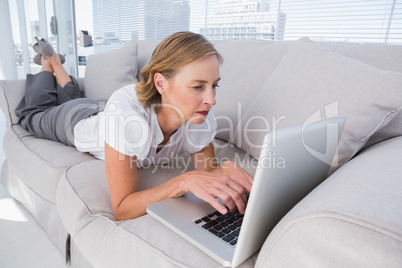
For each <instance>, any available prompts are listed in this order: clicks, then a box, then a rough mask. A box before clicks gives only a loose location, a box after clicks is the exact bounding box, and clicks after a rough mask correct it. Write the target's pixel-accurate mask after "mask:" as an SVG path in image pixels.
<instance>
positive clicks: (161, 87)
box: [154, 73, 168, 95]
mask: <svg viewBox="0 0 402 268" xmlns="http://www.w3.org/2000/svg"><path fill="white" fill-rule="evenodd" d="M154 83H155V87H156V89H157V90H158V92H159V94H161V95H163V94H164V93H165V91H166V89H167V86H168V82H167V80H166V78H165V77H164V76H163V74H161V73H156V74H155V75H154Z"/></svg>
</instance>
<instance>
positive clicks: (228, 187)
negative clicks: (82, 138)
mask: <svg viewBox="0 0 402 268" xmlns="http://www.w3.org/2000/svg"><path fill="white" fill-rule="evenodd" d="M210 146H211V147H210ZM210 146H208V147H206V148H205V149H204V150H202V151H201V152H199V153H197V154H194V155H193V161H194V159H195V158H197V159H198V157H200V156H201V155H203V156H204V158H203V159H204V160H205V161H207V162H206V163H207V165H206V168H205V169H203V168H201V167H202V166H204V164H202V165H198V164H197V166H195V167H196V168H197V169H198V170H194V171H190V172H186V173H184V174H182V175H180V176H177V177H175V178H173V179H171V180H170V181H168V182H166V183H164V184H162V185H160V186H157V187H154V188H150V189H147V190H143V191H140V190H139V177H138V170H137V164H136V161H135V158H133V157H129V156H127V155H124V154H121V153H120V152H118V151H117V150H115V149H113V148H112V147H110V146H109V145H108V144H107V143H106V144H105V165H106V176H107V180H108V184H109V191H110V198H111V203H112V209H113V213H114V215H115V217H116V219H117V220H127V219H134V218H137V217H139V216H142V215H145V214H146V207H147V206H148V205H150V204H153V203H156V202H158V201H161V200H164V199H167V198H170V197H179V196H182V195H183V194H184V193H186V192H192V193H194V194H195V195H196V196H198V197H199V198H201V199H203V200H204V201H206V202H209V203H210V204H211V205H212V206H213V207H214V208H215V209H217V210H218V211H220V212H221V213H222V214H226V213H227V209H226V208H225V207H224V206H223V205H222V204H221V203H219V201H218V200H217V199H216V198H220V199H221V200H222V201H224V202H225V204H226V205H227V206H228V208H229V209H230V210H233V209H234V208H235V207H237V208H238V209H239V211H240V212H241V213H244V209H245V204H246V202H247V198H246V196H245V192H244V191H245V190H246V191H250V189H251V183H249V184H247V183H246V181H249V180H250V178H248V177H247V176H233V175H231V177H230V176H227V175H224V173H227V174H229V175H230V174H235V173H236V174H237V173H238V172H237V171H238V170H236V169H229V168H228V169H227V170H224V171H225V172H219V171H220V170H223V169H222V167H221V168H219V169H217V170H212V168H211V167H213V164H212V162H210V161H211V158H209V156H210V155H211V148H212V152H213V147H212V144H211V145H210ZM203 153H204V154H203ZM212 157H214V155H212ZM200 159H201V161H202V158H200ZM212 161H213V160H212ZM196 163H197V162H196ZM199 164H201V163H199ZM230 170H232V172H229V171H230ZM211 171H212V172H211ZM246 174H247V173H246ZM247 175H248V174H247ZM251 180H252V178H251ZM242 185H245V186H242Z"/></svg>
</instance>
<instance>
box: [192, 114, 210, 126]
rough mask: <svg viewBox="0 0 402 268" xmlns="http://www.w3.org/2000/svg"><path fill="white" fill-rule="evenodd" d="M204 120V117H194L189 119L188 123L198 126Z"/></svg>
mask: <svg viewBox="0 0 402 268" xmlns="http://www.w3.org/2000/svg"><path fill="white" fill-rule="evenodd" d="M206 118H207V117H206V116H195V117H193V118H191V119H190V120H189V121H190V123H192V124H197V125H200V124H203V123H204V122H205V119H206Z"/></svg>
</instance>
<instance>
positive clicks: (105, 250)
mask: <svg viewBox="0 0 402 268" xmlns="http://www.w3.org/2000/svg"><path fill="white" fill-rule="evenodd" d="M157 43H158V42H157V41H139V42H132V43H129V44H127V45H126V46H125V47H123V48H122V49H120V50H118V51H114V52H111V53H107V54H100V55H94V56H91V57H90V58H89V60H88V66H87V70H86V77H85V79H80V83H81V84H82V85H81V86H82V89H83V90H84V91H85V94H86V95H87V97H91V98H102V99H107V98H108V97H109V96H110V94H111V93H112V92H113V91H114V90H116V89H118V88H119V87H121V86H123V85H125V84H128V83H132V82H133V81H134V80H135V79H136V78H137V77H138V73H139V70H140V68H141V67H143V66H144V65H145V64H146V62H147V61H148V59H149V57H150V54H151V53H152V51H153V49H154V47H155V46H156V44H157ZM215 45H216V48H217V49H218V51H220V53H221V54H222V56H223V58H224V64H223V65H222V67H221V77H222V81H221V83H220V87H219V88H218V93H217V101H218V104H217V105H216V107H215V108H214V109H215V115H216V120H217V123H218V133H217V136H216V154H217V156H218V158H219V159H230V160H234V161H238V162H241V164H242V165H243V166H244V167H245V168H246V169H247V170H248V171H249V172H250V173H251V174H254V169H255V165H253V164H251V163H252V162H253V161H255V159H254V160H253V158H254V157H256V156H258V152H259V149H258V148H257V147H258V146H257V145H258V144H261V142H262V137H263V135H264V134H265V133H267V132H268V131H270V130H272V129H273V128H284V127H289V126H293V125H300V124H302V123H305V122H307V121H319V120H321V119H325V118H330V117H335V116H346V117H347V124H346V127H345V132H344V135H343V136H342V139H341V143H340V147H339V154H338V158H337V159H336V160H337V161H336V162H334V165H335V167H334V168H333V169H332V170H331V175H330V176H329V177H328V178H327V179H326V180H325V181H324V182H323V183H322V184H320V185H319V186H318V187H317V188H316V189H314V190H313V191H312V192H311V193H310V194H309V195H307V196H306V197H305V198H304V199H303V200H302V201H301V202H300V203H298V204H297V205H296V206H295V207H294V208H293V209H292V210H290V211H289V212H288V213H287V215H286V216H285V217H283V218H282V220H281V221H280V222H279V223H278V224H277V225H276V227H275V228H274V230H273V231H272V232H271V233H270V235H269V236H268V238H267V239H266V241H265V244H264V245H263V247H262V249H261V250H260V251H259V252H257V253H256V254H254V255H253V256H252V257H250V258H249V259H248V260H246V261H245V262H244V263H243V264H242V265H241V267H254V266H255V267H289V266H292V267H328V266H338V267H401V266H402V254H401V253H402V206H401V204H402V180H401V178H402V164H401V163H402V137H401V136H402V113H400V112H399V110H400V109H401V106H402V60H401V59H402V46H391V45H385V44H378V45H377V44H351V43H319V44H317V43H312V42H310V41H309V40H307V39H301V40H299V41H297V42H296V41H293V42H279V43H274V42H270V41H256V40H248V41H246V40H243V41H242V40H232V41H231V40H223V41H217V42H216V44H215ZM24 83H25V81H24V80H19V81H1V91H0V92H1V93H0V94H1V98H0V100H1V108H2V110H3V111H4V113H5V115H6V119H7V132H6V134H5V138H4V151H5V154H6V157H7V159H6V161H5V163H4V166H3V169H2V174H1V182H2V184H3V185H5V186H6V187H7V189H8V191H9V192H10V194H11V195H12V196H13V197H15V198H16V199H17V200H19V201H21V202H22V203H23V204H24V205H25V207H26V208H27V209H28V210H29V211H30V212H31V213H32V214H33V215H34V217H35V218H36V219H37V221H38V223H39V224H40V225H41V226H42V227H43V229H44V230H45V231H46V232H47V233H48V235H49V237H50V239H51V240H52V241H53V242H54V244H55V245H56V246H57V247H58V248H59V249H60V251H61V252H62V254H64V255H65V256H66V261H68V263H69V265H71V266H72V267H176V266H179V267H219V266H220V265H219V264H218V263H217V262H215V261H214V260H213V259H211V258H210V257H208V256H207V255H206V254H204V253H203V252H201V251H200V250H198V249H197V248H196V247H194V246H192V245H191V244H190V243H188V242H187V241H185V240H183V239H182V238H181V237H179V236H178V235H176V234H175V233H173V232H171V231H170V230H169V229H167V228H166V227H164V226H163V225H161V224H160V223H159V222H157V221H156V220H154V219H153V218H152V217H150V216H148V215H146V216H143V217H140V218H138V219H135V220H129V221H120V222H119V221H116V220H115V218H114V216H113V213H112V209H111V206H110V200H109V192H108V186H107V181H106V175H105V170H104V169H105V168H104V162H102V161H100V160H96V159H95V158H94V157H92V156H90V155H88V154H82V153H79V152H78V151H77V150H76V149H75V148H72V147H67V146H64V145H62V144H59V143H57V142H53V141H48V140H41V139H37V138H35V137H33V136H32V135H30V134H29V133H28V132H27V131H25V130H24V129H22V128H21V126H20V125H18V124H17V121H18V119H17V118H16V116H15V115H14V112H13V111H14V109H15V107H16V106H17V104H18V102H19V101H20V99H21V98H22V96H23V93H24ZM180 159H181V161H176V162H175V164H174V165H173V164H172V165H163V166H159V167H157V168H155V167H151V168H147V169H143V170H140V178H141V188H142V189H145V188H149V187H152V186H155V185H158V184H161V183H163V182H164V181H166V180H168V179H169V178H172V177H173V176H175V175H176V174H179V173H180V172H182V171H183V170H185V169H186V168H187V169H189V168H190V169H191V167H187V166H186V165H187V160H188V156H186V155H185V156H181V158H180Z"/></svg>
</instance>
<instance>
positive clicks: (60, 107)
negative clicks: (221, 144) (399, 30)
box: [16, 32, 253, 220]
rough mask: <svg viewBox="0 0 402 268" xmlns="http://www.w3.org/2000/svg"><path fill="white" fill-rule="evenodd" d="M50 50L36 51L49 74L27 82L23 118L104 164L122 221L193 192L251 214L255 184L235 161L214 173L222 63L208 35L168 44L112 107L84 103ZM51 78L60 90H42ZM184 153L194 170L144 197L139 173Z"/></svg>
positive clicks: (51, 86)
mask: <svg viewBox="0 0 402 268" xmlns="http://www.w3.org/2000/svg"><path fill="white" fill-rule="evenodd" d="M45 43H46V40H43V39H42V40H39V41H38V45H39V46H40V47H41V49H37V50H38V51H39V52H46V53H45V55H43V54H42V55H41V64H42V72H40V73H39V74H37V75H35V76H32V75H28V76H27V85H26V94H25V97H24V99H23V100H22V101H21V103H20V105H19V106H18V107H17V109H16V114H17V116H19V118H20V122H21V125H22V126H23V127H25V128H26V129H27V130H28V131H30V132H31V133H32V134H34V135H35V136H37V137H41V138H48V139H52V140H57V141H60V142H63V143H65V144H67V145H70V146H75V147H77V149H78V150H80V151H82V152H89V153H91V154H93V155H94V156H95V157H97V158H99V159H104V160H105V165H106V175H107V180H108V184H109V190H110V196H111V204H112V208H113V212H114V215H115V217H116V219H117V220H126V219H132V218H136V217H139V216H141V215H144V214H145V213H146V207H147V205H149V204H152V203H155V202H157V201H160V200H163V199H167V198H170V197H178V196H181V195H183V194H184V193H186V192H192V193H194V194H195V195H196V196H198V197H199V198H201V199H203V200H205V201H206V202H209V203H210V204H211V205H212V206H213V207H214V208H216V209H217V210H218V211H219V212H221V213H222V214H226V213H227V212H228V209H229V210H230V211H233V210H234V209H235V208H236V207H237V209H238V210H239V212H240V213H244V211H245V207H246V203H247V197H246V192H250V190H251V185H252V182H253V179H252V178H251V177H250V175H249V174H247V172H246V171H244V170H243V169H242V168H241V167H240V166H238V165H236V164H235V163H233V162H224V163H222V164H221V166H220V167H215V166H214V164H215V163H216V162H215V161H214V157H215V155H214V148H213V145H212V139H213V136H214V133H215V131H216V123H215V122H214V119H213V113H212V111H211V108H212V106H214V105H215V104H216V100H215V94H216V88H217V87H218V82H219V80H220V75H219V67H220V64H221V61H222V59H221V56H220V55H219V53H218V52H217V51H216V50H215V48H214V47H213V46H212V44H211V43H210V42H208V41H207V40H206V39H205V38H204V37H203V36H201V35H198V34H194V33H191V32H179V33H175V34H173V35H171V36H169V37H167V38H166V39H165V40H163V41H162V42H161V43H160V44H159V45H158V47H157V48H156V49H155V51H154V53H153V55H152V57H151V60H150V62H149V64H148V65H147V66H146V67H145V68H143V69H142V70H141V78H142V81H141V82H138V83H136V84H133V85H128V86H125V87H123V88H121V89H119V90H117V91H116V92H114V93H113V94H112V96H111V97H110V99H109V100H108V102H107V104H106V107H105V108H103V107H101V106H100V105H99V102H97V101H95V100H90V99H86V98H79V88H78V85H77V83H76V81H75V79H74V78H72V77H70V76H69V75H68V74H67V73H66V72H65V70H64V69H63V67H62V65H61V61H60V57H59V55H58V54H57V53H54V51H51V52H52V53H48V50H49V49H48V48H47V47H46V44H45ZM45 47H46V49H45ZM42 48H43V49H42ZM53 73H54V76H53ZM52 77H53V79H55V80H54V81H53V83H49V82H46V84H44V83H43V81H44V79H46V81H51V79H52ZM54 77H55V78H54ZM98 140H99V142H101V144H99V142H97V141H98ZM182 152H189V153H191V154H192V161H193V164H194V169H195V170H194V171H190V172H186V173H184V174H181V175H179V176H177V177H175V178H173V179H171V180H170V181H168V182H167V183H165V184H163V185H160V186H157V187H155V188H151V189H147V190H144V191H140V190H139V179H140V178H139V175H138V169H137V168H141V167H144V166H147V165H148V164H150V163H153V162H156V163H157V162H158V160H159V159H162V158H170V159H171V158H172V157H174V156H176V155H178V154H180V153H182ZM217 198H220V199H221V200H222V201H223V202H224V203H225V204H226V205H227V208H226V207H225V206H223V205H222V204H221V203H220V202H219V201H218V200H217Z"/></svg>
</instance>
